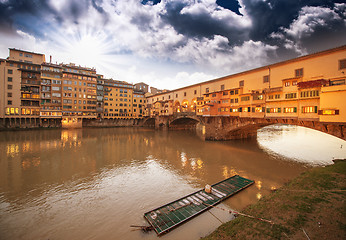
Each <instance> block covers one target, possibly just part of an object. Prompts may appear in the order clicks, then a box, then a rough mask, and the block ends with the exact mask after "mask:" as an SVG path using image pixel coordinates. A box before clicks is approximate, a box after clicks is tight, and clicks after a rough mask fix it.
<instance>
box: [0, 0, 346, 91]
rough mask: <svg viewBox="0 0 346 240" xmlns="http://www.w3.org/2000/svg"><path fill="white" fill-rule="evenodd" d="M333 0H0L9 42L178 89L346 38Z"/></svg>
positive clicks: (345, 8) (4, 45)
mask: <svg viewBox="0 0 346 240" xmlns="http://www.w3.org/2000/svg"><path fill="white" fill-rule="evenodd" d="M343 2H344V1H332V0H306V1H304V0H0V58H6V57H7V56H8V48H17V49H22V50H26V51H30V52H38V53H43V54H45V55H46V61H47V62H49V59H50V58H49V56H52V62H53V63H62V62H63V63H70V62H71V63H76V64H77V65H81V66H86V67H94V68H96V70H97V73H98V74H103V75H104V77H105V78H113V79H115V80H121V81H127V82H130V83H138V82H145V83H147V84H149V85H150V86H154V87H157V88H159V89H169V90H172V89H175V88H179V87H183V86H187V85H191V84H195V83H199V82H202V81H207V80H212V79H215V78H219V77H223V76H227V75H231V74H234V73H238V72H242V71H246V70H249V69H253V68H257V67H261V66H265V65H268V64H272V63H275V62H279V61H284V60H287V59H291V58H295V57H299V56H302V55H306V54H310V53H314V52H318V51H322V50H326V49H330V48H334V47H338V46H342V45H345V44H346V4H345V3H343Z"/></svg>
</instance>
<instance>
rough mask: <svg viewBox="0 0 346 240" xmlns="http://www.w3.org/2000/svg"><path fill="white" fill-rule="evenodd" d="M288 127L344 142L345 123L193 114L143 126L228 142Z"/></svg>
mask: <svg viewBox="0 0 346 240" xmlns="http://www.w3.org/2000/svg"><path fill="white" fill-rule="evenodd" d="M273 124H289V125H296V126H302V127H307V128H311V129H315V130H318V131H321V132H324V133H327V134H330V135H333V136H336V137H338V138H341V139H344V140H346V124H345V123H322V122H320V121H318V120H301V119H298V118H250V117H239V116H198V115H196V114H194V113H191V112H190V113H175V114H174V115H170V116H158V115H157V116H155V117H150V118H149V117H148V118H146V119H145V121H144V125H146V126H152V127H155V128H156V129H174V130H177V129H178V130H182V129H192V130H195V129H196V130H197V131H198V132H199V133H200V135H203V137H204V139H205V140H231V139H243V138H251V137H256V135H257V130H258V129H260V128H262V127H265V126H269V125H273Z"/></svg>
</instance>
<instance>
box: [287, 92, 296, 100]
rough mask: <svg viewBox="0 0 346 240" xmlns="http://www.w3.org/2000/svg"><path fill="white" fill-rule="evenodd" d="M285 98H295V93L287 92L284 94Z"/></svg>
mask: <svg viewBox="0 0 346 240" xmlns="http://www.w3.org/2000/svg"><path fill="white" fill-rule="evenodd" d="M285 98H286V99H292V98H297V93H287V94H285Z"/></svg>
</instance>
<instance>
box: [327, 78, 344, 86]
mask: <svg viewBox="0 0 346 240" xmlns="http://www.w3.org/2000/svg"><path fill="white" fill-rule="evenodd" d="M344 84H345V79H339V80H334V81H330V85H331V86H335V85H344Z"/></svg>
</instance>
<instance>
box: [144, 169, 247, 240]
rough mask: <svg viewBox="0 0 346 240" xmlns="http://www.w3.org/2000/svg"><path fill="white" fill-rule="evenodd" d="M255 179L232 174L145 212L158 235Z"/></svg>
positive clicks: (145, 216)
mask: <svg viewBox="0 0 346 240" xmlns="http://www.w3.org/2000/svg"><path fill="white" fill-rule="evenodd" d="M253 183H254V181H253V180H250V179H247V178H244V177H241V176H239V175H235V176H232V177H230V178H227V179H225V180H223V181H221V182H218V183H215V184H213V185H211V186H208V185H207V186H206V188H204V189H201V190H199V191H197V192H194V193H191V194H189V195H187V196H185V197H182V198H179V199H178V200H175V201H173V202H170V203H167V204H165V205H163V206H161V207H158V208H155V209H153V210H151V211H148V212H146V213H144V218H145V219H146V220H147V221H148V223H149V224H150V225H151V228H152V229H154V230H155V232H156V234H157V235H158V236H160V235H163V234H165V233H167V232H169V231H170V230H171V229H173V228H175V227H177V226H179V225H181V224H183V223H185V222H187V221H188V220H190V219H191V218H193V217H195V216H197V215H199V214H201V213H203V212H205V211H207V210H208V209H210V208H212V207H213V206H215V205H217V204H218V203H220V202H222V201H223V200H225V199H227V198H229V197H230V196H233V195H234V194H236V193H238V192H239V191H241V190H243V189H245V188H247V187H249V186H250V185H252V184H253Z"/></svg>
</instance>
